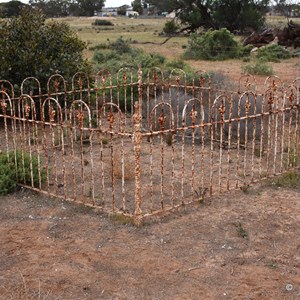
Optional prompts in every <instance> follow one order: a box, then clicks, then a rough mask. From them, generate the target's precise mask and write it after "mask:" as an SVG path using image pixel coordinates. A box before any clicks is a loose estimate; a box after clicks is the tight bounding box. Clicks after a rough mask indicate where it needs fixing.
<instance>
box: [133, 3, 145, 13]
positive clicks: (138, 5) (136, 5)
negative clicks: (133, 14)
mask: <svg viewBox="0 0 300 300" xmlns="http://www.w3.org/2000/svg"><path fill="white" fill-rule="evenodd" d="M131 5H132V8H133V10H134V11H137V12H138V13H139V14H140V15H141V14H142V13H143V6H142V1H141V0H134V1H133V2H132V3H131Z"/></svg>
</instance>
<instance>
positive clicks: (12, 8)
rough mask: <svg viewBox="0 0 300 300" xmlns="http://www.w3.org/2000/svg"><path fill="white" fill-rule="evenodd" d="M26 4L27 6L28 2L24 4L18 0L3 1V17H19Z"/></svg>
mask: <svg viewBox="0 0 300 300" xmlns="http://www.w3.org/2000/svg"><path fill="white" fill-rule="evenodd" d="M25 6H27V4H24V3H22V2H21V1H18V0H12V1H9V2H6V3H3V4H2V9H1V16H2V18H11V17H17V16H19V15H20V12H21V10H22V8H23V7H25Z"/></svg>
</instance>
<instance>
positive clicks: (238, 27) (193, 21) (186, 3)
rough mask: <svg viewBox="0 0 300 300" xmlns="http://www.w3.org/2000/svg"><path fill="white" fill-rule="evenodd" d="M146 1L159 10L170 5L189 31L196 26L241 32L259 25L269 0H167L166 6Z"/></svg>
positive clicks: (160, 0) (158, 0)
mask: <svg viewBox="0 0 300 300" xmlns="http://www.w3.org/2000/svg"><path fill="white" fill-rule="evenodd" d="M149 3H151V4H153V5H156V6H157V7H160V9H166V8H168V10H170V8H171V7H172V8H173V10H175V11H176V15H177V17H178V18H179V19H180V20H181V22H182V23H183V24H184V25H185V26H186V29H187V30H189V31H191V32H194V31H196V30H197V29H198V28H200V27H204V28H206V29H208V28H213V29H220V28H227V29H228V30H230V31H244V30H245V29H246V28H247V27H251V28H253V29H258V28H260V27H261V26H262V25H263V23H264V15H265V12H266V10H267V8H268V4H269V0H168V1H167V2H166V5H164V4H163V3H164V1H163V0H149Z"/></svg>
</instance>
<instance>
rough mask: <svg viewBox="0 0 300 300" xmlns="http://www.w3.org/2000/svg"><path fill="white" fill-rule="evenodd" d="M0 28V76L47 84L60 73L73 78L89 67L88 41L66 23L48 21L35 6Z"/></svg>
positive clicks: (18, 81)
mask: <svg viewBox="0 0 300 300" xmlns="http://www.w3.org/2000/svg"><path fill="white" fill-rule="evenodd" d="M1 25H2V26H1V27H0V36H1V39H0V66H1V68H0V78H1V79H6V80H9V81H11V82H12V83H15V84H20V83H21V82H22V80H23V79H24V78H26V77H29V76H34V77H37V78H38V79H39V80H40V81H41V82H42V84H43V86H45V83H46V82H47V79H48V78H49V76H50V75H52V74H54V73H59V74H61V75H63V76H65V78H67V79H70V78H71V76H73V75H74V74H75V73H76V72H77V71H79V70H83V69H85V68H86V67H87V62H86V60H85V59H84V58H83V50H84V49H85V46H86V45H85V43H84V42H82V41H81V40H79V39H78V37H77V35H76V34H75V33H74V32H73V31H72V30H71V29H70V28H69V26H68V25H67V24H66V23H60V22H47V23H45V16H44V15H42V14H41V13H40V11H38V10H36V9H25V10H22V12H21V15H20V17H18V18H16V17H14V18H11V19H7V20H5V21H4V22H2V24H1Z"/></svg>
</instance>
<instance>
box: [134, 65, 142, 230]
mask: <svg viewBox="0 0 300 300" xmlns="http://www.w3.org/2000/svg"><path fill="white" fill-rule="evenodd" d="M138 77H139V78H138V80H139V101H136V102H135V105H134V110H135V112H134V115H133V143H134V155H135V193H134V195H135V199H134V200H135V211H134V224H135V225H136V226H141V225H142V221H143V216H142V209H141V205H142V194H141V143H142V133H141V127H142V100H143V94H142V93H143V91H142V71H141V68H140V67H139V70H138Z"/></svg>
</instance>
